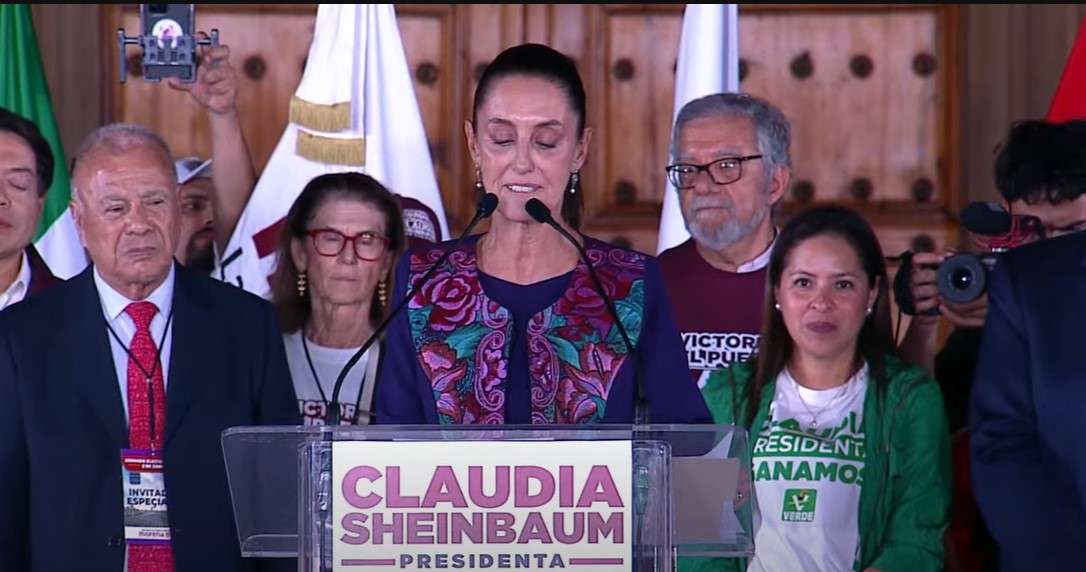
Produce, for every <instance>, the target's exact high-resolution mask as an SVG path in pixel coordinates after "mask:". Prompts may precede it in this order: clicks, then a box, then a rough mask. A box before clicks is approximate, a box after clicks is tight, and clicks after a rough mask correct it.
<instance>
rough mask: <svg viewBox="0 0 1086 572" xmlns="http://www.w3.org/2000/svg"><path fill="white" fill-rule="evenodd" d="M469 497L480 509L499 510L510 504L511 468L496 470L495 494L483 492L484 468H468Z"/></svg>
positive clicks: (475, 466)
mask: <svg viewBox="0 0 1086 572" xmlns="http://www.w3.org/2000/svg"><path fill="white" fill-rule="evenodd" d="M468 496H469V497H470V498H471V502H472V504H474V505H475V506H477V507H479V508H498V507H499V506H502V505H503V504H505V503H507V502H509V467H495V468H494V494H493V495H487V494H486V492H485V491H483V467H481V466H478V465H472V466H470V467H468Z"/></svg>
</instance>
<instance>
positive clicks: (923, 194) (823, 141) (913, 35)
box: [739, 10, 945, 203]
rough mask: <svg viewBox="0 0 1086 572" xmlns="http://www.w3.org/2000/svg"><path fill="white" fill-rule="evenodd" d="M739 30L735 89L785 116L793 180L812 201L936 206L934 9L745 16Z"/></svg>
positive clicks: (940, 188)
mask: <svg viewBox="0 0 1086 572" xmlns="http://www.w3.org/2000/svg"><path fill="white" fill-rule="evenodd" d="M740 26H741V32H740V35H739V38H740V40H739V41H740V53H741V54H742V55H743V59H744V60H745V61H746V62H747V69H748V73H747V75H746V77H745V78H744V80H743V82H742V86H741V87H742V90H743V91H745V92H747V93H751V94H753V95H758V96H760V97H764V98H766V99H767V100H769V101H771V102H773V103H775V104H776V105H778V106H779V107H780V108H781V110H782V111H783V112H784V113H785V115H787V116H788V117H789V118H791V120H792V125H793V131H792V154H793V157H794V158H795V161H794V170H793V175H794V177H795V179H796V180H797V181H810V182H811V183H812V184H813V187H814V194H813V199H814V200H815V201H844V202H856V203H878V202H884V201H889V202H899V203H916V202H923V203H941V202H942V199H943V198H944V194H945V189H944V184H943V181H941V180H940V177H939V173H938V170H937V163H938V159H939V154H940V152H941V151H942V149H940V136H941V135H942V129H943V128H944V127H943V125H942V124H941V122H940V121H939V115H938V113H939V107H938V106H939V100H938V96H939V92H938V87H939V86H938V81H937V80H938V76H937V75H936V74H935V73H934V72H935V70H936V69H937V68H938V66H939V64H940V63H942V64H944V65H945V62H939V57H938V56H937V53H938V50H937V46H936V32H937V26H938V13H937V12H935V11H933V10H901V11H890V10H885V11H879V12H858V13H854V12H846V11H839V12H832V13H821V14H812V13H810V12H778V11H764V12H747V13H744V14H743V17H742V18H741V24H740ZM891 38H892V39H893V41H889V40H890V39H891ZM917 62H920V63H919V64H918V63H917ZM804 67H805V68H806V69H798V68H804ZM797 72H806V73H805V74H804V73H797ZM922 180H926V181H928V182H929V183H928V184H924V183H920V184H918V185H917V182H918V181H922ZM914 185H916V192H915V193H914ZM918 199H919V200H918ZM786 200H794V197H792V196H791V195H788V196H786Z"/></svg>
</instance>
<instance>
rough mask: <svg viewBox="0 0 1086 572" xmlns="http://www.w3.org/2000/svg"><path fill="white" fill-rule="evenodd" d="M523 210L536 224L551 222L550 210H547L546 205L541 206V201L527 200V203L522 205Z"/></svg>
mask: <svg viewBox="0 0 1086 572" xmlns="http://www.w3.org/2000/svg"><path fill="white" fill-rule="evenodd" d="M524 210H525V211H527V212H528V214H529V215H531V217H532V218H534V219H535V220H536V222H541V223H548V222H550V221H551V209H548V208H547V205H545V204H543V201H541V200H539V199H528V202H526V203H524Z"/></svg>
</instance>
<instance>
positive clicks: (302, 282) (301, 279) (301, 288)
mask: <svg viewBox="0 0 1086 572" xmlns="http://www.w3.org/2000/svg"><path fill="white" fill-rule="evenodd" d="M305 287H306V277H305V272H299V273H298V297H299V298H305Z"/></svg>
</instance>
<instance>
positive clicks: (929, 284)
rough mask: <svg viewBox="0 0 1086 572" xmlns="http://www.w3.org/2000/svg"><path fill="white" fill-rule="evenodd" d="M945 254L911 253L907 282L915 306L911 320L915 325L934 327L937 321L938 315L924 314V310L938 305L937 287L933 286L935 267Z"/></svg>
mask: <svg viewBox="0 0 1086 572" xmlns="http://www.w3.org/2000/svg"><path fill="white" fill-rule="evenodd" d="M944 258H946V255H941V254H936V253H934V252H917V253H916V254H913V271H912V276H911V279H910V282H909V286H910V290H911V291H912V295H913V303H914V305H915V306H916V315H915V316H913V318H912V320H913V322H914V323H916V325H918V326H921V327H925V328H928V329H934V328H935V326H936V325H937V324H938V323H939V316H926V315H924V312H926V311H928V310H930V309H932V308H937V307H939V305H940V299H939V289H938V288H937V287H936V286H935V268H936V267H937V266H939V263H941V262H942V261H943V259H944Z"/></svg>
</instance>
